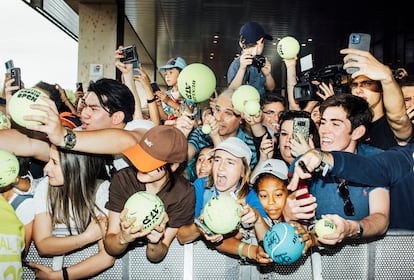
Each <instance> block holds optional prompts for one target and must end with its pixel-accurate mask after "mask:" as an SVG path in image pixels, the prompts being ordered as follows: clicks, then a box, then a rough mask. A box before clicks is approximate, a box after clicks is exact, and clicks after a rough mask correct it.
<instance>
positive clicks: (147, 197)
mask: <svg viewBox="0 0 414 280" xmlns="http://www.w3.org/2000/svg"><path fill="white" fill-rule="evenodd" d="M124 208H127V209H128V213H127V214H126V216H125V219H126V220H127V221H128V220H130V219H132V218H133V217H135V218H136V221H135V222H134V225H133V226H134V227H137V226H139V225H142V224H143V225H144V227H143V228H142V229H141V232H147V231H150V230H152V229H153V228H154V226H155V225H159V224H161V222H162V219H163V213H164V203H163V202H162V200H161V199H160V198H159V197H158V196H157V195H155V194H153V193H150V192H147V191H139V192H136V193H134V194H133V195H131V196H130V197H129V198H128V200H127V201H126V202H125V206H124Z"/></svg>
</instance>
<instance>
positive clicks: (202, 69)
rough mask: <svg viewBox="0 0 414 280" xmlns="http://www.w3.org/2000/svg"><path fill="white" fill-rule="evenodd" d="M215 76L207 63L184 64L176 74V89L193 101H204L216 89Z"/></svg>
mask: <svg viewBox="0 0 414 280" xmlns="http://www.w3.org/2000/svg"><path fill="white" fill-rule="evenodd" d="M216 82H217V81H216V76H215V74H214V72H213V70H211V69H210V68H209V67H208V66H207V65H205V64H202V63H193V64H190V65H188V66H186V67H185V68H184V69H183V70H182V71H181V72H180V75H179V76H178V80H177V83H178V90H179V91H180V93H181V95H182V96H183V97H184V98H185V99H187V100H190V101H192V102H194V103H200V102H203V101H206V100H207V99H209V98H210V96H212V95H213V93H214V91H215V89H216Z"/></svg>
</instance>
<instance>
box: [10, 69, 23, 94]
mask: <svg viewBox="0 0 414 280" xmlns="http://www.w3.org/2000/svg"><path fill="white" fill-rule="evenodd" d="M10 77H11V78H12V79H14V82H13V83H12V84H11V85H12V86H18V87H19V89H21V88H22V80H21V72H20V68H18V67H15V68H12V69H11V70H10ZM16 91H17V90H14V91H13V92H12V94H13V93H15V92H16Z"/></svg>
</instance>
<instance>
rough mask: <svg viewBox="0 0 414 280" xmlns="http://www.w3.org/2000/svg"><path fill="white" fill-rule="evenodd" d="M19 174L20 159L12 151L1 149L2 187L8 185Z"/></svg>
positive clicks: (0, 184) (0, 175) (0, 183)
mask: <svg viewBox="0 0 414 280" xmlns="http://www.w3.org/2000/svg"><path fill="white" fill-rule="evenodd" d="M18 175H19V161H18V160H17V158H16V156H15V155H13V154H12V153H10V152H7V151H4V150H0V188H2V187H6V186H8V185H10V184H11V183H13V182H14V181H15V180H16V177H17V176H18Z"/></svg>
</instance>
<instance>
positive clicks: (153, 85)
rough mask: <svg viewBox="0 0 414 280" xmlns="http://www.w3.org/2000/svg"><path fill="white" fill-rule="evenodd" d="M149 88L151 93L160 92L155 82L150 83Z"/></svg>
mask: <svg viewBox="0 0 414 280" xmlns="http://www.w3.org/2000/svg"><path fill="white" fill-rule="evenodd" d="M151 87H152V91H153V92H157V91H160V90H161V89H160V87H159V86H158V84H157V83H156V82H152V83H151Z"/></svg>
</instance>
